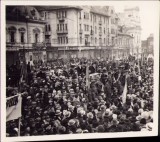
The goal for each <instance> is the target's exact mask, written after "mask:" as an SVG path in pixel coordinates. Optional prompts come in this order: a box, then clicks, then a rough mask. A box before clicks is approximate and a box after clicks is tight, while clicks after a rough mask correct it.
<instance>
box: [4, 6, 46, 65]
mask: <svg viewBox="0 0 160 142" xmlns="http://www.w3.org/2000/svg"><path fill="white" fill-rule="evenodd" d="M6 10H7V11H6V60H7V61H6V63H7V64H8V65H11V64H15V63H17V62H21V61H22V60H25V61H26V62H27V63H28V62H30V63H31V64H33V62H34V61H38V60H42V61H46V51H45V50H46V49H45V48H46V46H45V42H44V39H45V38H44V27H45V21H44V20H43V19H41V17H40V15H39V12H38V11H37V9H35V8H34V7H30V6H16V7H14V6H12V7H7V9H6ZM23 58H25V59H23Z"/></svg>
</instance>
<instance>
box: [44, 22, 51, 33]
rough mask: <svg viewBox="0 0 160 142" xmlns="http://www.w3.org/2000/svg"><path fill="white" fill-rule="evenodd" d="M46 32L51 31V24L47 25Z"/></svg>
mask: <svg viewBox="0 0 160 142" xmlns="http://www.w3.org/2000/svg"><path fill="white" fill-rule="evenodd" d="M45 31H46V32H48V31H51V26H50V25H49V24H48V25H45Z"/></svg>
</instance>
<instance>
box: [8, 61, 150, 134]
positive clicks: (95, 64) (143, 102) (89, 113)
mask: <svg viewBox="0 0 160 142" xmlns="http://www.w3.org/2000/svg"><path fill="white" fill-rule="evenodd" d="M86 68H89V78H88V77H86ZM126 76H127V77H126ZM86 78H87V79H88V80H89V85H86ZM126 81H127V97H126V103H123V102H122V93H123V89H124V85H125V82H126ZM18 87H19V88H18V89H17V90H15V89H12V88H11V86H9V87H8V89H7V96H13V95H15V94H16V93H17V92H21V93H22V98H23V99H22V117H21V124H20V125H21V131H20V132H21V136H33V135H54V134H71V133H95V132H97V133H103V132H128V131H152V127H153V117H152V115H153V63H151V64H148V63H147V61H146V60H143V62H142V61H141V62H138V60H132V61H130V60H128V59H124V60H119V61H108V60H104V59H90V60H87V59H85V58H82V59H78V58H76V59H71V60H68V61H63V60H58V61H56V62H51V63H42V62H41V63H35V64H34V65H33V66H31V65H30V64H29V63H28V64H27V74H26V78H25V81H24V80H23V81H22V82H20V84H19V86H18ZM6 127H7V129H6V133H7V136H17V134H18V120H12V121H9V122H7V125H6Z"/></svg>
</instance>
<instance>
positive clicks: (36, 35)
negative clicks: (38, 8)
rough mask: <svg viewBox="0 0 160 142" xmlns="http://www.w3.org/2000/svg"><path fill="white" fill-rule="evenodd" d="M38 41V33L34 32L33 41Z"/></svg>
mask: <svg viewBox="0 0 160 142" xmlns="http://www.w3.org/2000/svg"><path fill="white" fill-rule="evenodd" d="M37 42H38V34H37V33H36V34H35V43H37Z"/></svg>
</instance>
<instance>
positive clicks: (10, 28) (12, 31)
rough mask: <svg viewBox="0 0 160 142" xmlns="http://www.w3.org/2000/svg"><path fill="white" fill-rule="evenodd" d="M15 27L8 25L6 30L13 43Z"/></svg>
mask: <svg viewBox="0 0 160 142" xmlns="http://www.w3.org/2000/svg"><path fill="white" fill-rule="evenodd" d="M16 30H17V29H16V28H15V27H13V26H12V27H9V28H8V32H9V36H10V42H12V43H14V42H15V41H16V40H15V34H16Z"/></svg>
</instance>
